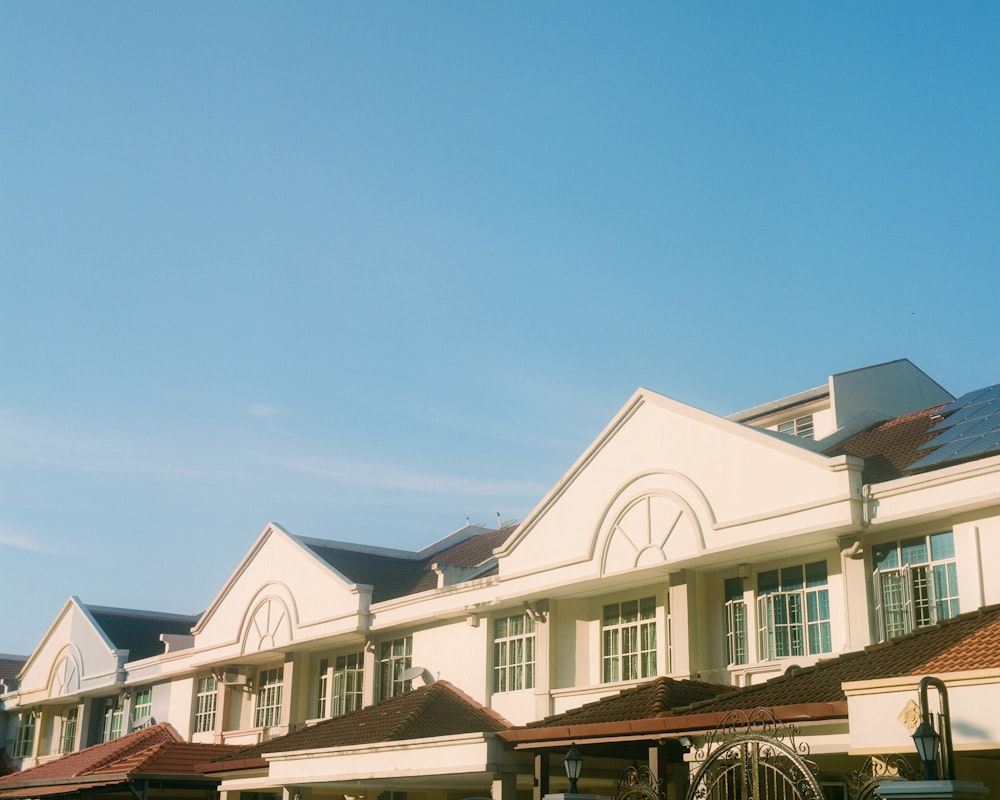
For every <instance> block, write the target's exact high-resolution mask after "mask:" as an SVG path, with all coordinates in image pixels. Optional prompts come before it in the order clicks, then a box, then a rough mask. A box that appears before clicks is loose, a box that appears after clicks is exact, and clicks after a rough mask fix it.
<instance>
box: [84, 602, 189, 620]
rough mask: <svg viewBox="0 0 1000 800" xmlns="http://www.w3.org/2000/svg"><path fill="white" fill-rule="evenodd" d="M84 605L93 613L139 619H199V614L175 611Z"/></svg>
mask: <svg viewBox="0 0 1000 800" xmlns="http://www.w3.org/2000/svg"><path fill="white" fill-rule="evenodd" d="M83 606H84V607H85V608H86V609H87V611H89V612H90V613H91V614H116V615H118V616H120V617H135V618H138V619H176V620H187V619H197V618H198V615H197V614H178V613H175V612H173V611H151V610H147V609H141V608H118V607H116V606H95V605H90V604H89V603H84V604H83Z"/></svg>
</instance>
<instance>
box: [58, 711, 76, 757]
mask: <svg viewBox="0 0 1000 800" xmlns="http://www.w3.org/2000/svg"><path fill="white" fill-rule="evenodd" d="M79 718H80V709H79V707H78V706H73V708H69V709H66V713H65V714H63V716H62V727H61V729H60V731H59V752H60V753H72V752H73V751H74V750H75V749H76V728H77V722H78V720H79Z"/></svg>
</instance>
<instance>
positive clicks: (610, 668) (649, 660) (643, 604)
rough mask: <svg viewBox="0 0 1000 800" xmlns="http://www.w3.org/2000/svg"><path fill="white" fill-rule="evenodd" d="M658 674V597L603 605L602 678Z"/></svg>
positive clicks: (613, 680)
mask: <svg viewBox="0 0 1000 800" xmlns="http://www.w3.org/2000/svg"><path fill="white" fill-rule="evenodd" d="M655 676H656V598H655V597H643V598H642V599H641V600H628V601H625V602H623V603H609V604H608V605H606V606H604V612H603V614H602V617H601V679H602V680H603V682H604V683H615V682H616V681H630V680H635V679H637V678H653V677H655Z"/></svg>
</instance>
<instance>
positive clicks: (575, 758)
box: [563, 744, 583, 794]
mask: <svg viewBox="0 0 1000 800" xmlns="http://www.w3.org/2000/svg"><path fill="white" fill-rule="evenodd" d="M563 766H564V767H565V768H566V777H567V778H569V794H579V793H580V790H579V789H578V788H577V786H576V782H577V781H578V780H579V779H580V773H581V772H582V771H583V756H582V755H580V751H579V750H577V749H576V745H575V744H574V745H571V746H570V748H569V750H568V751H567V753H566V755H564V756H563Z"/></svg>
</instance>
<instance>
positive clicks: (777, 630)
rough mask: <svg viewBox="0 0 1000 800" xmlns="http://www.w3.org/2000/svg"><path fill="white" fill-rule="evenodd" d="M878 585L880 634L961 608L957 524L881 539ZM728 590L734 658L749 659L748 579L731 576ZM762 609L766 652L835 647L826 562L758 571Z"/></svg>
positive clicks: (875, 565) (762, 653) (766, 655)
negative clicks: (745, 584) (921, 533)
mask: <svg viewBox="0 0 1000 800" xmlns="http://www.w3.org/2000/svg"><path fill="white" fill-rule="evenodd" d="M872 586H873V590H874V594H875V616H876V619H877V622H878V626H879V639H880V641H886V640H888V639H892V638H895V637H897V636H901V635H903V634H904V633H908V632H909V631H911V630H913V629H914V628H920V627H924V626H926V625H933V624H935V623H936V622H938V621H939V620H942V619H948V618H950V617H953V616H955V615H956V614H958V613H959V600H958V568H957V565H956V562H955V542H954V536H953V534H952V532H951V531H945V532H943V533H935V534H931V535H929V536H917V537H913V538H910V539H903V540H900V541H896V542H886V543H885V544H880V545H875V546H874V547H873V548H872ZM724 591H725V616H726V620H725V621H726V647H727V652H728V656H729V663H730V664H746V663H748V662H749V660H750V653H749V648H748V630H747V627H748V620H747V605H746V595H745V593H744V587H743V579H742V578H729V579H727V580H726V581H725V585H724ZM756 612H757V658H758V659H759V660H761V661H765V660H772V659H775V658H786V657H795V656H808V655H818V654H822V653H829V652H831V651H832V649H833V647H832V642H831V638H830V636H831V633H830V596H829V590H828V588H827V574H826V562H825V561H817V562H813V563H811V564H802V565H797V566H793V567H784V568H782V569H780V570H777V569H774V570H767V571H765V572H760V573H758V575H757V593H756Z"/></svg>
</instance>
